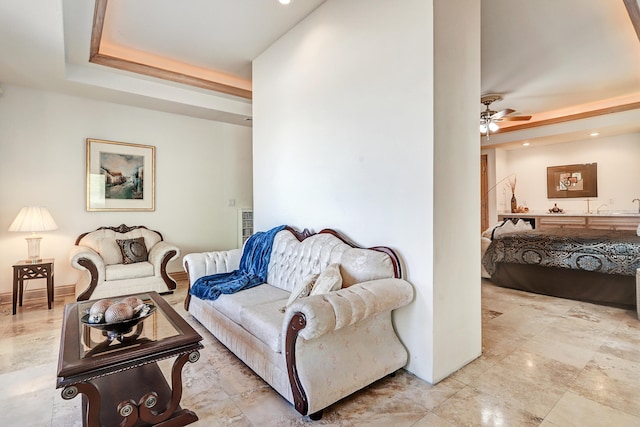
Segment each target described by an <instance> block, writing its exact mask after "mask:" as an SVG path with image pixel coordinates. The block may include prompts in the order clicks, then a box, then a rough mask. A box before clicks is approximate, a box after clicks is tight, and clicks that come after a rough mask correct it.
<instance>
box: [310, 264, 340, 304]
mask: <svg viewBox="0 0 640 427" xmlns="http://www.w3.org/2000/svg"><path fill="white" fill-rule="evenodd" d="M340 288H342V275H341V274H340V264H329V265H328V266H327V268H325V269H324V270H322V273H320V275H319V276H318V280H316V284H315V285H313V289H312V290H311V293H310V294H309V295H310V296H311V295H320V294H326V293H328V292H331V291H336V290H338V289H340Z"/></svg>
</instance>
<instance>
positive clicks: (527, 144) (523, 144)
mask: <svg viewBox="0 0 640 427" xmlns="http://www.w3.org/2000/svg"><path fill="white" fill-rule="evenodd" d="M530 145H531V143H530V142H529V141H527V142H523V143H522V146H523V147H528V146H530Z"/></svg>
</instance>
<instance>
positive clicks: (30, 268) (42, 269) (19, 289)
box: [13, 258, 54, 314]
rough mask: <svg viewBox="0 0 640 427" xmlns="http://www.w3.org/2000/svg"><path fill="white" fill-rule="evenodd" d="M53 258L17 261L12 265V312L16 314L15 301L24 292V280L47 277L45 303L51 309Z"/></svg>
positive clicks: (20, 297)
mask: <svg viewBox="0 0 640 427" xmlns="http://www.w3.org/2000/svg"><path fill="white" fill-rule="evenodd" d="M53 261H54V259H53V258H45V259H41V260H38V261H37V262H35V263H34V262H31V261H18V262H17V263H15V264H14V265H13V314H16V302H17V301H18V299H19V300H20V307H22V297H23V294H24V281H25V280H31V279H47V305H48V307H49V310H51V303H52V302H53Z"/></svg>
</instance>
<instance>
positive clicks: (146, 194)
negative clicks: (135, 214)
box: [87, 138, 155, 211]
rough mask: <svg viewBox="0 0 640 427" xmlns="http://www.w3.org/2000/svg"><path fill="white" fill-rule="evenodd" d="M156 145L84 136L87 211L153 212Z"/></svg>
mask: <svg viewBox="0 0 640 427" xmlns="http://www.w3.org/2000/svg"><path fill="white" fill-rule="evenodd" d="M154 209H155V147H153V146H151V145H139V144H127V143H124V142H114V141H104V140H100V139H91V138H87V211H153V210H154Z"/></svg>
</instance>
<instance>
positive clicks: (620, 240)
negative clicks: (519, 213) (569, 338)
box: [482, 228, 640, 309]
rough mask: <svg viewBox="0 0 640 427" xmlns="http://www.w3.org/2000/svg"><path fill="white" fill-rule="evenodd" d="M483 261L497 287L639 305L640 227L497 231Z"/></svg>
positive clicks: (627, 306)
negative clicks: (637, 293) (633, 229)
mask: <svg viewBox="0 0 640 427" xmlns="http://www.w3.org/2000/svg"><path fill="white" fill-rule="evenodd" d="M482 265H483V267H484V268H485V269H486V271H487V272H488V273H489V275H490V276H491V281H492V282H493V283H495V284H496V285H498V286H502V287H507V288H513V289H520V290H524V291H529V292H536V293H541V294H545V295H552V296H557V297H562V298H571V299H576V300H581V301H588V302H594V303H600V304H608V305H615V306H620V307H624V308H628V309H633V308H635V307H636V270H637V269H638V268H640V236H638V235H637V234H636V232H635V231H622V230H615V231H613V230H595V229H560V228H558V229H542V230H538V229H536V230H530V231H525V232H514V233H505V234H501V235H498V236H494V238H493V239H492V241H491V244H489V246H488V247H487V249H486V251H485V253H484V255H483V257H482Z"/></svg>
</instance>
